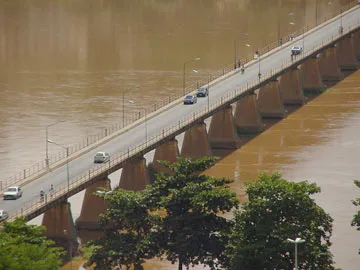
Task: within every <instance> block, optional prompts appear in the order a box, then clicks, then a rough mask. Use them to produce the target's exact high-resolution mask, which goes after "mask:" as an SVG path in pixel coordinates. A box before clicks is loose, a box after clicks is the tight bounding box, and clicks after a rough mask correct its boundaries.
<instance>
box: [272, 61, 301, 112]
mask: <svg viewBox="0 0 360 270" xmlns="http://www.w3.org/2000/svg"><path fill="white" fill-rule="evenodd" d="M278 80H279V84H280V93H281V96H282V98H283V101H284V104H288V105H303V104H305V96H304V91H303V89H302V85H301V78H300V71H299V69H298V68H295V69H292V70H289V71H288V72H286V73H285V74H284V75H281V76H280V77H279V79H278Z"/></svg>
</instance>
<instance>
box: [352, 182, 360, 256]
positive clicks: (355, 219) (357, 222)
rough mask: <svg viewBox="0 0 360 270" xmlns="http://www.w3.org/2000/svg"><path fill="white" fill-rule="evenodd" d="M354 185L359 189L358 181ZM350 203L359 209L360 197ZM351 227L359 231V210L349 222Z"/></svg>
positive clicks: (359, 183)
mask: <svg viewBox="0 0 360 270" xmlns="http://www.w3.org/2000/svg"><path fill="white" fill-rule="evenodd" d="M354 184H355V185H356V186H357V187H358V188H360V181H359V180H355V181H354ZM352 203H353V204H354V205H355V206H357V207H360V197H359V198H356V199H355V200H353V201H352ZM351 226H356V229H357V230H358V231H360V209H359V210H358V211H357V213H356V214H355V215H354V218H353V220H352V221H351ZM358 253H359V254H360V249H359V251H358Z"/></svg>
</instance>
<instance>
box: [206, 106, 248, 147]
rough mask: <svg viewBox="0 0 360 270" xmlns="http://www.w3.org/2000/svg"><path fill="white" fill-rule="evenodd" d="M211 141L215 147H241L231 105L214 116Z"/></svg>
mask: <svg viewBox="0 0 360 270" xmlns="http://www.w3.org/2000/svg"><path fill="white" fill-rule="evenodd" d="M209 142H210V146H211V148H213V149H237V148H239V147H240V145H241V140H240V138H239V136H238V135H237V131H236V126H235V121H234V117H233V114H232V107H231V106H230V105H229V106H228V107H226V108H225V109H223V110H221V111H219V112H217V113H215V114H214V115H213V116H212V118H211V123H210V128H209Z"/></svg>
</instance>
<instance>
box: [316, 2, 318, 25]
mask: <svg viewBox="0 0 360 270" xmlns="http://www.w3.org/2000/svg"><path fill="white" fill-rule="evenodd" d="M317 6H318V5H317V0H316V1H315V26H317Z"/></svg>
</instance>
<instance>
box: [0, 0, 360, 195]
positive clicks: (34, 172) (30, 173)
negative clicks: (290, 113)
mask: <svg viewBox="0 0 360 270" xmlns="http://www.w3.org/2000/svg"><path fill="white" fill-rule="evenodd" d="M356 5H358V1H357V0H355V1H353V2H351V3H349V4H347V5H344V6H343V7H341V8H340V9H338V10H335V11H332V12H330V13H329V14H327V15H326V16H324V17H322V18H320V19H318V20H317V24H311V25H307V26H305V27H303V28H301V29H299V30H297V31H295V32H293V33H290V32H289V33H288V34H285V35H284V36H282V37H281V39H282V41H283V43H282V44H279V41H276V42H273V43H271V44H269V45H267V46H265V47H264V48H262V49H259V50H258V52H259V54H260V55H264V54H266V53H268V52H270V51H271V50H273V49H275V48H277V47H281V46H283V45H285V43H286V42H288V41H291V40H292V39H295V38H296V37H299V36H301V35H304V33H306V32H307V31H309V30H310V29H313V28H315V27H317V26H318V25H320V24H322V23H324V22H326V21H327V20H329V19H331V18H333V17H336V16H338V15H340V14H342V13H344V12H346V11H347V10H349V9H351V8H352V7H354V6H356ZM253 59H254V57H253V54H251V55H249V56H248V57H245V58H243V59H241V63H242V65H246V64H248V63H249V62H251V61H252V60H253ZM233 70H234V64H233V63H232V64H230V65H228V66H226V67H224V68H222V69H220V70H218V71H217V72H214V73H213V74H211V75H210V78H209V80H210V81H212V80H215V79H218V78H220V77H222V76H224V75H225V74H227V73H229V72H230V71H233ZM207 76H208V75H207ZM207 83H208V78H206V79H203V80H200V81H197V82H196V83H193V84H191V85H190V86H189V87H187V88H186V89H187V90H188V91H187V93H190V92H193V91H195V90H196V89H197V88H198V87H199V85H206V84H207ZM182 96H183V90H181V91H180V90H179V91H178V92H176V93H175V94H173V95H170V96H168V97H166V98H162V99H160V101H159V102H157V103H154V104H153V105H151V106H149V107H147V108H145V109H144V110H142V111H138V112H136V113H134V114H133V116H132V117H129V118H126V119H125V122H124V123H121V124H120V123H117V124H115V125H113V126H111V127H108V128H105V129H103V130H102V131H101V132H100V133H98V134H95V135H91V136H88V137H87V138H86V139H85V140H83V141H82V142H79V143H77V144H74V145H71V146H69V155H70V156H71V155H73V154H75V153H78V152H80V151H82V150H85V149H86V148H88V147H91V146H92V145H95V144H96V143H99V142H100V141H101V140H102V139H104V138H106V137H110V136H114V135H116V134H117V133H121V131H122V130H124V128H126V127H128V126H129V125H131V124H134V123H135V122H136V121H139V120H141V119H145V117H147V116H148V115H149V114H150V113H153V112H155V111H158V110H160V109H161V108H163V107H164V106H166V105H169V104H170V103H172V102H174V101H176V100H178V99H179V98H180V97H182ZM65 159H66V152H65V151H62V152H59V153H57V154H56V155H51V156H50V157H49V164H50V166H51V165H54V164H56V163H58V162H60V161H64V160H65ZM48 169H49V168H48V167H47V165H46V162H45V160H44V161H42V162H38V163H36V164H35V165H33V166H31V167H30V168H27V169H24V170H22V171H21V172H19V173H17V174H15V175H13V176H12V177H9V178H8V179H5V180H3V181H0V192H2V191H3V190H5V189H6V188H7V187H9V186H12V185H22V184H24V183H26V182H27V181H29V180H30V179H35V178H37V177H38V176H40V175H42V174H45V173H46V172H47V171H48Z"/></svg>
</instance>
